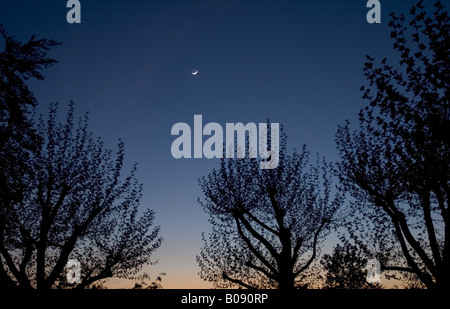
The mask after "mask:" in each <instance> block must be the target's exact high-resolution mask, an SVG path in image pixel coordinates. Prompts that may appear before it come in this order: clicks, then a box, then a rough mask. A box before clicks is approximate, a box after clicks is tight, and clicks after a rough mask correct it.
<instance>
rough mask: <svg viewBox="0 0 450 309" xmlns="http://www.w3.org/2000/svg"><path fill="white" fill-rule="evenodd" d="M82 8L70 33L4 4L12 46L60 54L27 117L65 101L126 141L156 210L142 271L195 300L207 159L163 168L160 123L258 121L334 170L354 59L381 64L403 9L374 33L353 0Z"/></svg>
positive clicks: (113, 139)
mask: <svg viewBox="0 0 450 309" xmlns="http://www.w3.org/2000/svg"><path fill="white" fill-rule="evenodd" d="M80 2H81V24H68V23H67V21H66V13H67V11H68V10H69V9H68V8H66V1H65V0H51V1H31V0H28V1H25V0H15V1H6V0H2V1H1V2H0V23H3V24H4V25H5V27H6V29H7V30H8V31H9V32H10V34H12V35H15V36H16V38H17V39H19V40H20V41H25V40H28V39H29V38H30V36H31V35H32V34H36V35H37V36H38V37H45V38H52V39H55V40H58V41H61V42H63V45H62V46H58V47H55V48H54V49H53V50H52V51H51V53H50V55H51V57H53V58H55V59H57V60H58V61H59V63H58V64H56V65H55V66H54V67H52V68H50V69H49V70H47V71H46V72H45V75H46V79H45V81H43V82H42V81H31V82H30V83H29V85H30V87H31V89H32V90H33V91H34V93H35V95H36V96H37V98H38V100H39V104H40V105H39V111H42V112H43V113H46V111H47V108H48V106H49V104H50V103H51V102H55V101H57V102H60V105H61V112H60V115H61V116H63V115H64V113H65V110H66V107H67V104H68V102H69V101H70V100H74V101H75V103H76V106H75V107H76V111H77V112H78V114H79V115H81V114H82V113H84V112H85V111H89V112H90V129H91V130H92V131H93V132H94V134H95V135H96V136H100V137H102V138H103V140H104V141H105V142H106V145H107V146H108V147H109V148H114V147H116V145H117V139H118V138H122V139H123V140H124V142H125V147H126V148H125V149H126V162H127V168H129V167H130V166H131V165H132V164H133V163H138V174H137V176H138V179H139V180H140V181H141V182H143V184H144V192H143V194H144V197H143V199H142V202H141V207H142V208H143V209H144V208H147V207H148V208H152V209H154V210H155V211H156V222H155V223H156V224H158V225H161V235H162V236H163V237H164V242H163V244H162V247H161V248H160V249H159V250H158V251H157V253H156V254H155V255H154V256H153V258H154V260H156V259H158V260H159V263H158V264H156V265H155V266H150V267H148V268H146V269H145V270H146V271H147V272H148V273H149V274H150V275H151V276H152V277H153V278H154V277H155V276H156V275H157V274H158V273H160V272H166V273H167V275H166V276H165V277H164V278H163V282H162V285H163V287H165V288H196V287H203V288H207V287H210V286H211V285H210V284H209V283H206V282H203V281H202V280H201V279H200V278H199V276H198V275H197V273H198V271H199V268H198V266H197V263H196V261H195V256H196V255H197V254H198V253H199V252H200V247H201V245H202V243H201V233H202V232H208V230H209V229H210V226H209V223H208V217H207V215H206V214H205V213H204V212H203V210H202V208H201V207H200V205H199V203H198V202H197V199H198V198H199V197H202V192H201V190H200V187H199V185H198V182H197V179H198V178H199V177H201V176H203V175H207V174H208V173H209V172H210V171H211V170H212V168H214V167H218V166H219V160H218V159H212V160H208V159H180V160H176V159H174V158H173V157H172V156H171V152H170V147H171V143H172V141H173V140H174V139H175V137H173V136H171V135H170V129H171V127H172V125H173V124H175V123H177V122H187V123H189V124H190V125H191V127H192V128H193V116H194V114H202V115H203V122H204V123H207V122H218V123H220V124H222V125H223V126H225V123H226V122H234V123H236V122H244V123H247V122H255V123H259V122H265V121H266V119H267V118H270V120H271V121H272V122H279V123H281V124H283V125H284V126H285V132H286V133H287V135H288V146H289V147H290V148H300V147H301V145H302V144H306V145H307V146H308V149H309V150H310V151H311V152H312V153H316V152H319V153H320V154H322V155H324V156H326V157H327V159H329V160H337V151H336V146H335V142H334V136H335V133H336V129H337V126H338V125H339V124H343V122H344V120H345V119H347V118H348V119H351V120H355V119H356V114H357V112H358V111H359V109H360V108H361V107H362V106H363V104H365V102H364V101H363V100H362V99H361V93H360V92H359V88H360V87H361V85H362V84H363V83H364V78H363V73H362V67H363V64H364V61H365V55H366V54H370V55H371V56H375V57H376V58H378V59H380V58H381V57H393V55H392V41H391V40H390V39H389V33H390V30H389V28H388V26H387V24H388V22H389V20H390V19H389V16H388V14H389V12H392V11H395V12H405V13H408V12H409V8H410V7H411V5H412V4H413V3H414V2H415V1H393V0H391V1H387V0H381V1H380V2H381V12H382V19H381V24H369V23H367V21H366V13H367V12H368V10H369V9H368V8H366V3H367V1H365V0H357V1H355V0H292V1H281V0H272V1H249V0H248V1H247V0H233V1H228V0H203V1H196V0H189V1H188V0H182V1H171V0H147V1H142V0H135V1H125V0H95V1H88V0H81V1H80ZM425 3H426V4H428V5H429V2H428V1H426V2H425ZM1 44H3V42H2V43H1ZM0 47H2V46H0ZM391 59H392V58H391ZM194 67H195V68H197V69H198V70H199V73H198V74H197V75H196V76H193V75H191V74H190V72H191V69H192V68H194ZM331 242H332V241H331Z"/></svg>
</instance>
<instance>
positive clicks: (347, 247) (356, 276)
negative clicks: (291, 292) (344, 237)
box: [320, 242, 380, 289]
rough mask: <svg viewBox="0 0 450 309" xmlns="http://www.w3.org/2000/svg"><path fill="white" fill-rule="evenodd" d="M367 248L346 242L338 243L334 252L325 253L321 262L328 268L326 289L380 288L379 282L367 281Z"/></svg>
mask: <svg viewBox="0 0 450 309" xmlns="http://www.w3.org/2000/svg"><path fill="white" fill-rule="evenodd" d="M366 252H367V248H363V249H361V248H358V246H356V245H353V244H351V243H349V242H346V243H345V244H344V245H340V244H338V245H336V247H334V249H333V253H332V254H331V255H330V254H325V255H324V256H323V257H322V259H321V261H320V263H321V264H322V265H323V267H324V269H325V270H326V275H325V278H326V281H325V286H324V288H326V289H373V288H380V285H379V284H371V283H368V282H367V281H366V275H367V269H366V268H367V267H366V266H367V262H368V258H367V254H366Z"/></svg>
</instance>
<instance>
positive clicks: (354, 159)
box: [337, 1, 450, 289]
mask: <svg viewBox="0 0 450 309" xmlns="http://www.w3.org/2000/svg"><path fill="white" fill-rule="evenodd" d="M410 15H411V20H410V22H409V23H408V25H406V24H405V22H406V21H405V17H404V16H403V15H401V16H400V17H398V16H396V15H395V14H391V16H392V21H391V22H390V23H389V26H390V27H391V28H392V32H391V38H393V40H394V49H395V50H396V51H398V52H399V54H400V59H401V60H400V63H399V67H398V68H394V66H391V65H389V64H388V63H387V60H386V59H383V60H382V61H381V63H380V64H378V65H377V64H376V63H375V62H374V59H373V58H371V57H369V56H367V58H368V62H367V63H366V64H365V67H364V74H365V77H366V78H367V80H368V81H369V85H368V87H367V86H365V87H364V86H363V87H362V90H363V93H364V95H363V98H364V99H367V100H368V101H369V105H368V106H366V107H365V108H364V109H362V110H361V111H360V113H359V116H360V121H359V125H360V128H359V130H357V131H354V132H351V130H350V128H349V122H348V121H347V123H346V124H345V126H343V127H340V128H339V130H338V134H337V144H338V148H339V150H340V153H341V156H342V164H341V167H342V168H341V173H342V174H341V176H342V180H343V181H344V183H345V184H346V185H347V187H348V189H350V190H351V192H352V193H353V196H354V197H355V198H356V201H355V202H354V203H353V206H354V207H353V208H352V209H351V211H350V212H351V213H352V214H357V213H359V214H361V216H362V217H361V218H364V219H366V220H367V222H369V223H368V224H369V225H367V229H366V231H367V230H370V231H371V233H372V235H376V239H377V242H378V243H379V244H381V246H380V247H379V248H378V250H381V251H380V252H381V253H383V254H384V255H385V256H386V257H388V259H387V260H386V262H385V263H383V265H382V270H383V271H387V270H395V271H400V272H404V273H409V274H414V275H416V276H417V277H418V278H419V279H420V281H421V282H422V283H423V284H424V285H425V286H426V287H428V288H447V289H448V288H449V284H450V281H449V280H450V244H449V240H450V237H449V231H450V225H449V224H450V223H449V220H450V215H449V210H448V204H449V198H450V187H449V185H450V182H449V180H450V178H449V168H450V164H449V163H450V160H449V159H450V150H449V149H450V148H449V142H450V139H449V136H450V135H449V132H450V122H449V120H450V118H449V117H450V110H449V98H450V93H449V91H450V90H449V89H450V87H449V82H450V76H449V72H450V62H449V44H450V37H449V36H450V34H449V33H450V31H449V19H448V14H447V12H446V11H445V9H444V7H443V6H442V4H441V3H440V2H437V3H436V4H435V11H434V13H433V16H432V17H429V16H428V14H427V13H426V11H425V8H424V5H423V2H422V1H419V2H418V3H417V4H416V5H414V6H413V7H412V9H411V11H410ZM408 35H409V36H408ZM408 38H410V40H408ZM358 224H359V225H361V224H362V222H361V221H360V220H358ZM349 226H350V225H349ZM357 232H358V231H357V229H354V228H353V230H352V233H357Z"/></svg>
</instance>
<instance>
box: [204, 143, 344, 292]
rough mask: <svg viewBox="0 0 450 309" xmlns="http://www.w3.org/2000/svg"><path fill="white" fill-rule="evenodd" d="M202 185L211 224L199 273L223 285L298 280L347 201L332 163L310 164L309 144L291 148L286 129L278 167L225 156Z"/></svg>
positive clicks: (286, 285)
mask: <svg viewBox="0 0 450 309" xmlns="http://www.w3.org/2000/svg"><path fill="white" fill-rule="evenodd" d="M200 184H201V187H202V190H203V193H204V195H205V198H204V200H203V201H200V203H201V204H202V206H203V208H204V210H205V211H206V212H207V213H208V214H209V215H210V223H211V224H212V232H211V233H210V234H209V236H208V237H206V235H203V240H204V246H203V247H202V249H201V253H200V255H199V256H197V261H198V263H199V265H200V268H201V272H200V276H201V278H202V279H204V280H207V281H210V282H213V283H214V285H215V286H216V287H222V288H224V287H232V286H239V287H244V288H279V289H294V288H296V287H299V286H300V282H299V280H298V279H299V276H300V274H302V273H303V272H304V271H305V270H306V269H308V267H309V266H310V265H311V263H312V262H313V261H314V260H315V258H316V256H317V254H318V250H319V249H320V246H321V243H322V240H323V238H324V237H325V236H326V235H327V234H328V232H329V228H330V221H331V220H332V219H333V214H334V213H335V211H336V209H337V208H338V207H339V206H340V204H341V202H342V196H341V194H340V191H339V190H338V191H337V193H335V194H334V193H333V192H332V191H333V190H334V189H335V188H334V187H333V186H332V177H331V165H330V164H329V163H326V162H325V160H322V161H321V164H319V158H318V159H317V162H315V164H312V163H310V162H309V153H308V152H307V151H306V148H305V147H303V149H302V151H301V152H294V153H293V154H291V155H288V154H287V153H286V146H285V137H284V136H283V138H282V141H281V145H280V161H279V165H278V167H277V168H276V169H272V170H269V169H267V170H262V169H260V166H259V164H258V160H256V159H250V158H244V159H235V160H234V159H233V160H230V159H222V161H221V166H220V169H218V170H213V171H212V172H211V173H210V174H209V175H208V176H207V177H203V178H202V179H200Z"/></svg>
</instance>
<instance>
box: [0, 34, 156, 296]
mask: <svg viewBox="0 0 450 309" xmlns="http://www.w3.org/2000/svg"><path fill="white" fill-rule="evenodd" d="M0 30H1V33H2V35H3V37H4V38H5V39H6V45H5V49H6V51H5V52H4V53H2V54H0V59H1V64H0V68H1V72H0V73H1V80H0V82H1V84H0V87H1V92H0V93H1V94H0V101H1V104H2V105H1V117H2V118H1V124H2V128H1V129H2V138H1V142H2V144H1V155H2V158H1V159H2V167H3V165H5V170H2V176H1V178H0V179H1V181H2V183H1V185H2V187H1V205H0V206H1V208H0V283H1V285H2V287H21V288H37V289H49V288H52V287H59V288H65V287H78V288H83V287H87V286H89V285H91V284H93V283H95V282H99V280H102V279H106V278H109V277H112V276H116V277H121V278H131V279H136V278H139V276H138V273H139V271H140V270H141V268H142V266H143V265H145V264H147V263H149V262H150V255H151V253H152V252H153V251H154V250H156V249H157V248H158V247H159V246H160V244H161V238H160V237H159V236H158V234H159V227H155V228H153V229H150V227H151V226H152V223H153V219H154V213H153V211H151V210H146V211H144V212H143V213H142V214H140V213H139V211H138V206H139V200H140V197H141V192H142V185H141V184H139V183H138V182H137V180H136V178H135V176H134V174H135V171H136V166H134V168H133V169H132V171H131V173H130V174H129V175H128V176H127V177H125V178H123V177H122V176H121V172H122V168H123V163H124V146H123V143H122V142H119V145H118V151H117V154H116V156H113V152H112V150H109V149H106V148H105V147H104V145H103V142H102V141H101V140H100V139H96V138H94V137H93V135H92V133H91V132H89V131H88V122H87V115H86V116H85V117H84V118H81V119H80V121H79V122H78V124H77V125H75V124H74V106H73V103H71V104H70V107H69V111H68V113H67V117H66V119H65V122H63V123H59V122H58V121H57V119H56V118H57V104H52V105H51V106H50V112H49V116H48V119H47V120H44V117H42V116H41V118H40V119H39V121H38V122H37V123H36V125H33V122H32V119H31V118H30V117H29V114H28V112H27V107H26V106H27V105H29V106H30V107H33V106H34V105H36V100H35V98H34V96H33V94H32V93H31V92H30V91H29V89H28V88H27V86H26V84H25V82H24V80H26V79H27V78H29V77H35V78H38V79H43V76H42V75H41V73H40V70H42V69H44V68H46V67H48V66H49V65H51V64H53V63H54V60H50V59H48V58H46V51H47V50H48V48H50V47H51V46H54V45H55V44H56V42H54V41H50V40H34V38H32V39H31V40H30V41H29V42H28V43H26V44H23V45H21V44H20V43H18V42H16V41H15V40H14V39H13V38H12V37H10V36H8V35H7V34H6V31H5V30H4V29H3V27H2V26H0ZM4 132H6V134H3V133H4ZM25 140H30V141H32V142H30V143H26V142H25ZM28 145H30V146H28ZM16 150H17V151H16ZM69 259H76V260H78V261H79V262H80V263H81V269H80V275H81V277H80V280H79V281H78V282H75V284H69V283H68V282H67V277H66V275H67V273H68V271H69V269H68V268H67V266H66V264H67V262H68V260H69Z"/></svg>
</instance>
